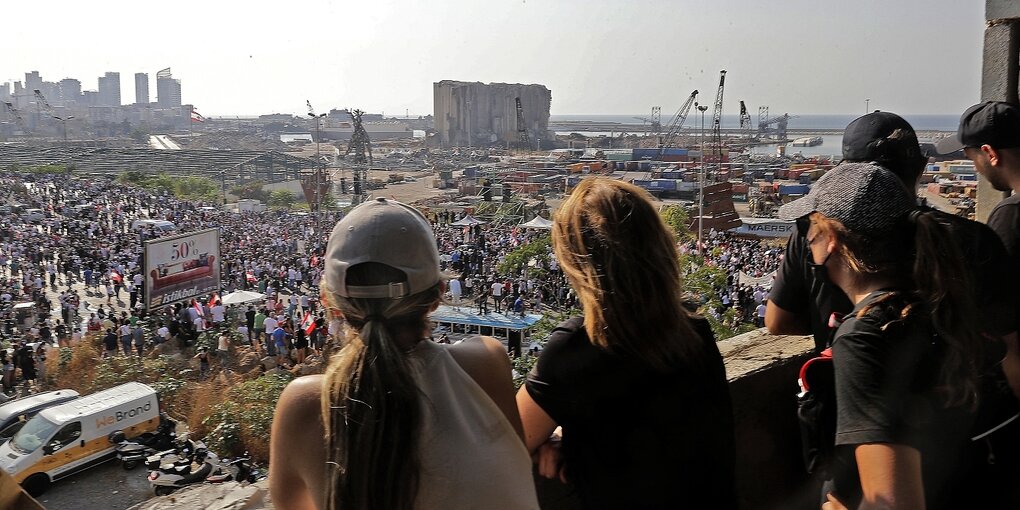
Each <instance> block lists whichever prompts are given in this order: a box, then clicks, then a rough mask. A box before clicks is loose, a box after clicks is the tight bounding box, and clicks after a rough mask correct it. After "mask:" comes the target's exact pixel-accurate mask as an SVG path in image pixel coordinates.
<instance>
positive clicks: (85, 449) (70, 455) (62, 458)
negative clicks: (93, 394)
mask: <svg viewBox="0 0 1020 510" xmlns="http://www.w3.org/2000/svg"><path fill="white" fill-rule="evenodd" d="M72 423H73V422H72ZM158 426H159V417H158V416H157V417H155V418H150V419H148V420H146V421H143V422H141V423H139V424H137V425H133V426H131V427H127V428H125V429H121V430H123V431H124V435H125V436H127V437H136V436H139V435H141V434H143V433H145V432H155V431H156V428H157V427H158ZM116 446H117V445H116V444H114V443H111V442H110V439H109V438H108V437H97V438H95V439H93V440H91V441H89V442H87V443H85V446H80V443H79V442H74V443H71V444H70V445H68V446H66V447H65V448H64V449H62V450H60V451H57V452H55V453H53V454H52V455H43V457H42V458H41V459H39V462H36V463H35V464H33V465H32V466H31V467H28V468H26V469H24V470H22V471H21V472H20V473H17V474H15V475H14V479H15V480H16V481H17V482H18V483H21V482H23V481H25V479H26V478H28V477H30V476H32V475H34V474H36V473H42V472H46V473H47V474H50V477H51V478H52V474H51V473H50V471H53V470H55V469H57V468H60V467H63V466H66V465H67V464H70V463H73V462H77V461H80V460H82V459H86V458H88V457H89V456H91V455H93V454H96V453H99V452H100V451H102V450H107V449H110V451H111V452H112V451H113V450H112V448H114V447H116ZM39 448H42V446H40V447H39Z"/></svg>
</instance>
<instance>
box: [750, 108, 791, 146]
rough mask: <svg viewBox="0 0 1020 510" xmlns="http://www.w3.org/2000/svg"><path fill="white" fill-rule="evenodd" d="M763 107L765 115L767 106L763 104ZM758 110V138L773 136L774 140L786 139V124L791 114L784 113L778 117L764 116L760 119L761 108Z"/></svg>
mask: <svg viewBox="0 0 1020 510" xmlns="http://www.w3.org/2000/svg"><path fill="white" fill-rule="evenodd" d="M763 108H765V110H764V112H765V115H766V116H767V115H768V107H767V106H765V107H763ZM758 111H759V117H758V119H759V120H758V138H775V139H776V140H786V125H787V123H788V122H789V121H790V119H792V118H793V116H791V115H790V114H788V113H784V114H782V115H780V116H778V117H773V118H771V119H769V118H766V119H765V120H762V119H761V115H760V113H761V112H762V110H761V109H759V110H758Z"/></svg>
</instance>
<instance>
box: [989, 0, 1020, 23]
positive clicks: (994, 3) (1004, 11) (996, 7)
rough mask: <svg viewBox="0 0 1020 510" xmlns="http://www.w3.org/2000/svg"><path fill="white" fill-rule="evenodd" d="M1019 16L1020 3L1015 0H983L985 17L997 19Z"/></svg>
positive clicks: (992, 19) (991, 19)
mask: <svg viewBox="0 0 1020 510" xmlns="http://www.w3.org/2000/svg"><path fill="white" fill-rule="evenodd" d="M1010 18H1020V3H1018V2H1016V0H985V19H986V20H988V21H997V20H1002V19H1010Z"/></svg>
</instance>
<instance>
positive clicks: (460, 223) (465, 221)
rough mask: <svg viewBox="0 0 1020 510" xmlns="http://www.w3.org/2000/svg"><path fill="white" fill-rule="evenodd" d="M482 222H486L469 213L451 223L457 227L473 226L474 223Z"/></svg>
mask: <svg viewBox="0 0 1020 510" xmlns="http://www.w3.org/2000/svg"><path fill="white" fill-rule="evenodd" d="M482 223H485V222H484V221H481V220H479V219H478V218H475V217H474V216H471V215H470V214H468V215H467V216H464V217H463V218H461V219H459V220H457V221H455V222H453V223H451V224H450V225H453V226H455V227H472V226H474V225H481V224H482Z"/></svg>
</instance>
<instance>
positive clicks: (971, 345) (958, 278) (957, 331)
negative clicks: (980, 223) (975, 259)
mask: <svg viewBox="0 0 1020 510" xmlns="http://www.w3.org/2000/svg"><path fill="white" fill-rule="evenodd" d="M908 220H909V222H910V223H911V224H913V225H914V227H915V235H914V247H915V252H916V256H915V257H914V267H913V277H914V278H913V281H914V287H915V292H916V294H917V297H918V298H919V300H920V301H922V302H923V303H924V305H925V308H926V309H927V310H928V311H929V312H930V313H931V322H932V324H933V325H934V327H935V333H936V334H937V335H938V338H939V341H940V342H941V343H942V345H943V347H944V348H945V355H944V356H943V361H942V367H941V374H940V382H941V386H942V388H943V390H944V391H945V393H946V397H947V398H946V400H947V402H946V404H947V405H970V406H975V405H976V404H977V387H978V383H977V379H978V374H979V360H981V359H983V347H984V346H983V343H982V340H981V337H980V335H979V334H978V329H979V326H978V325H977V324H974V322H973V320H974V317H977V310H976V307H975V305H974V295H975V284H974V277H973V273H972V271H970V270H969V269H968V266H967V265H966V259H965V258H964V256H963V252H962V251H961V250H960V246H959V244H957V243H955V242H952V238H951V236H950V234H949V232H948V231H947V229H946V228H945V226H944V224H943V223H942V222H940V221H939V220H938V219H937V217H936V216H935V214H933V213H932V212H920V211H914V212H911V213H910V215H909V216H908Z"/></svg>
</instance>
